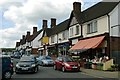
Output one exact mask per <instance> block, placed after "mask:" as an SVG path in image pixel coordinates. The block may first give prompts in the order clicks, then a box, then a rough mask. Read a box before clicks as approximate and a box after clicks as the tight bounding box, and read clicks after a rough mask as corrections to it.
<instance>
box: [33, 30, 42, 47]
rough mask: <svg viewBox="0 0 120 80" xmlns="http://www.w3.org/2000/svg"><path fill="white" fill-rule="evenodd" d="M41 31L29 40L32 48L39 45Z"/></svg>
mask: <svg viewBox="0 0 120 80" xmlns="http://www.w3.org/2000/svg"><path fill="white" fill-rule="evenodd" d="M42 35H43V31H42V32H41V33H40V34H39V35H38V36H37V37H36V38H35V39H34V40H33V41H32V42H31V45H32V48H38V47H39V44H40V43H39V39H40V38H41V37H42Z"/></svg>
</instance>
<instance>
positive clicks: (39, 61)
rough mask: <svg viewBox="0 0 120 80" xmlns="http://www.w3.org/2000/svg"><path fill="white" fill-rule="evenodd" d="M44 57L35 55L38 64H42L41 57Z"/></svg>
mask: <svg viewBox="0 0 120 80" xmlns="http://www.w3.org/2000/svg"><path fill="white" fill-rule="evenodd" d="M43 58H44V56H38V57H37V61H38V64H39V65H40V66H41V65H42V59H43Z"/></svg>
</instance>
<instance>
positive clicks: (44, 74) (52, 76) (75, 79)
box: [12, 66, 109, 80]
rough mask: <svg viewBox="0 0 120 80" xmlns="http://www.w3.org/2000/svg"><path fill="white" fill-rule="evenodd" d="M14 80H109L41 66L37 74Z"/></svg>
mask: <svg viewBox="0 0 120 80" xmlns="http://www.w3.org/2000/svg"><path fill="white" fill-rule="evenodd" d="M12 80H109V79H103V78H97V77H95V76H91V75H89V74H86V73H83V72H62V71H59V70H54V69H53V67H42V66H39V71H38V72H37V73H33V74H32V73H24V74H16V73H14V75H13V76H12Z"/></svg>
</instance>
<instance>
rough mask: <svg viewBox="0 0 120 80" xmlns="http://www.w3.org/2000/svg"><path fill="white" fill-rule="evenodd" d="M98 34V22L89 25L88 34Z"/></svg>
mask: <svg viewBox="0 0 120 80" xmlns="http://www.w3.org/2000/svg"><path fill="white" fill-rule="evenodd" d="M95 32H97V21H96V20H95V21H92V22H90V23H88V24H87V34H91V33H95Z"/></svg>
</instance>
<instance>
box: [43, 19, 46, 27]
mask: <svg viewBox="0 0 120 80" xmlns="http://www.w3.org/2000/svg"><path fill="white" fill-rule="evenodd" d="M45 28H47V20H43V29H45Z"/></svg>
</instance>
